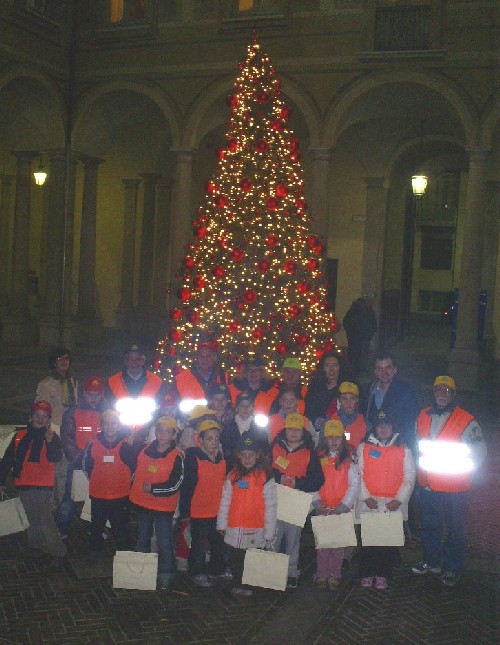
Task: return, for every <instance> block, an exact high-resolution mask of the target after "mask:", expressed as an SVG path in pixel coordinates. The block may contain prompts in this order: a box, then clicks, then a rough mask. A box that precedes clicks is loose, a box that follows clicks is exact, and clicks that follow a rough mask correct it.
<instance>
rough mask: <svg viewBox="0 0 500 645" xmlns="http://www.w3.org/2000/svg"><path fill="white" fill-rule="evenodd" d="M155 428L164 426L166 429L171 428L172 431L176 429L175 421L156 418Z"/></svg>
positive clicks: (170, 418)
mask: <svg viewBox="0 0 500 645" xmlns="http://www.w3.org/2000/svg"><path fill="white" fill-rule="evenodd" d="M156 425H157V426H165V427H166V428H172V430H176V429H177V421H176V420H175V419H174V417H158V419H157V420H156Z"/></svg>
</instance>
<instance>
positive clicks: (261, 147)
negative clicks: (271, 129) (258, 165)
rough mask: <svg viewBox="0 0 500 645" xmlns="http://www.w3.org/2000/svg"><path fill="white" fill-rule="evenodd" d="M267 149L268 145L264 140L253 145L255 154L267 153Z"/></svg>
mask: <svg viewBox="0 0 500 645" xmlns="http://www.w3.org/2000/svg"><path fill="white" fill-rule="evenodd" d="M268 148H269V144H268V143H267V141H266V140H265V139H259V140H258V141H257V143H256V144H255V150H256V151H257V152H260V153H261V154H264V153H265V152H267V149H268Z"/></svg>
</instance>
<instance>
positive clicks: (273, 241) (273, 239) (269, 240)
mask: <svg viewBox="0 0 500 645" xmlns="http://www.w3.org/2000/svg"><path fill="white" fill-rule="evenodd" d="M266 244H267V246H278V244H279V238H278V236H277V235H275V234H274V233H270V234H269V235H268V236H267V237H266Z"/></svg>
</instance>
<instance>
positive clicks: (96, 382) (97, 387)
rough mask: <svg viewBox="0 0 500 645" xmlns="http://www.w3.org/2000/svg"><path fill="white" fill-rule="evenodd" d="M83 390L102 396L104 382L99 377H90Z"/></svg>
mask: <svg viewBox="0 0 500 645" xmlns="http://www.w3.org/2000/svg"><path fill="white" fill-rule="evenodd" d="M83 389H84V390H85V391H86V392H95V393H96V394H102V393H103V391H104V381H103V380H102V378H100V377H99V376H89V377H88V379H86V381H85V383H84V384H83Z"/></svg>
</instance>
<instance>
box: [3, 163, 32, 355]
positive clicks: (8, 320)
mask: <svg viewBox="0 0 500 645" xmlns="http://www.w3.org/2000/svg"><path fill="white" fill-rule="evenodd" d="M12 154H13V155H14V157H15V158H16V159H17V169H16V197H15V202H14V238H13V249H12V287H11V299H10V310H9V315H8V316H6V317H5V318H4V320H3V321H2V322H3V329H2V338H3V340H5V341H7V342H13V343H26V342H28V343H31V342H33V341H34V340H35V331H36V329H35V323H34V321H33V320H32V319H31V318H30V316H29V310H28V298H29V249H30V217H31V186H32V182H33V176H32V170H31V164H32V161H33V159H34V158H35V157H37V156H38V152H34V151H16V152H13V153H12Z"/></svg>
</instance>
